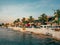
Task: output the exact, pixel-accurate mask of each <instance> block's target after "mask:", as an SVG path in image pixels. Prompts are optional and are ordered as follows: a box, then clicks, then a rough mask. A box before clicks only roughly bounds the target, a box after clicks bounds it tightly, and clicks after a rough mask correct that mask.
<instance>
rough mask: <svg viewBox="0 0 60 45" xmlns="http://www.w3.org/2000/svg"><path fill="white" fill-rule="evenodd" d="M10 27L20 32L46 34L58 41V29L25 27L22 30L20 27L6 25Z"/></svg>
mask: <svg viewBox="0 0 60 45" xmlns="http://www.w3.org/2000/svg"><path fill="white" fill-rule="evenodd" d="M8 28H10V29H13V30H16V31H21V32H31V33H35V34H43V35H47V36H51V37H52V38H53V39H56V40H59V41H60V31H54V30H51V29H45V28H44V29H42V28H40V29H39V28H37V29H36V28H25V30H23V29H22V28H20V27H8Z"/></svg>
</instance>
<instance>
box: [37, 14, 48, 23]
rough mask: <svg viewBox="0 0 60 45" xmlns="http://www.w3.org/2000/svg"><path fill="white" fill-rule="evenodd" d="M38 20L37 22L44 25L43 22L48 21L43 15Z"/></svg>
mask: <svg viewBox="0 0 60 45" xmlns="http://www.w3.org/2000/svg"><path fill="white" fill-rule="evenodd" d="M38 20H39V21H40V22H41V23H42V24H44V23H45V22H47V21H48V18H47V15H46V14H44V13H43V14H42V15H41V16H40V17H38Z"/></svg>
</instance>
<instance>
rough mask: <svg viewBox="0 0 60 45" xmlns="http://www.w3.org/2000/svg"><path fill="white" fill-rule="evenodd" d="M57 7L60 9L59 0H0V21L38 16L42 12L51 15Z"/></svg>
mask: <svg viewBox="0 0 60 45" xmlns="http://www.w3.org/2000/svg"><path fill="white" fill-rule="evenodd" d="M57 9H60V0H0V22H12V21H14V20H15V19H17V18H23V17H29V16H33V17H34V18H38V17H39V16H40V15H41V14H43V13H45V14H46V15H48V16H53V13H54V10H57Z"/></svg>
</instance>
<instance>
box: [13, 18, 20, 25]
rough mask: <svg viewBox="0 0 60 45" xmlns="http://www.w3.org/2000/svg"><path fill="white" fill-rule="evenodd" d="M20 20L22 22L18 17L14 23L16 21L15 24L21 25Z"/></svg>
mask: <svg viewBox="0 0 60 45" xmlns="http://www.w3.org/2000/svg"><path fill="white" fill-rule="evenodd" d="M19 22H20V19H19V18H18V19H16V20H15V21H14V22H13V23H14V25H15V26H19Z"/></svg>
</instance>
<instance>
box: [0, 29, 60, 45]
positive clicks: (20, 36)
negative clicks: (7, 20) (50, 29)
mask: <svg viewBox="0 0 60 45" xmlns="http://www.w3.org/2000/svg"><path fill="white" fill-rule="evenodd" d="M39 37H40V36H39V35H37V34H34V33H31V32H25V33H23V32H19V31H14V30H12V29H6V28H0V45H60V41H55V40H54V39H52V38H48V37H47V38H39Z"/></svg>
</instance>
